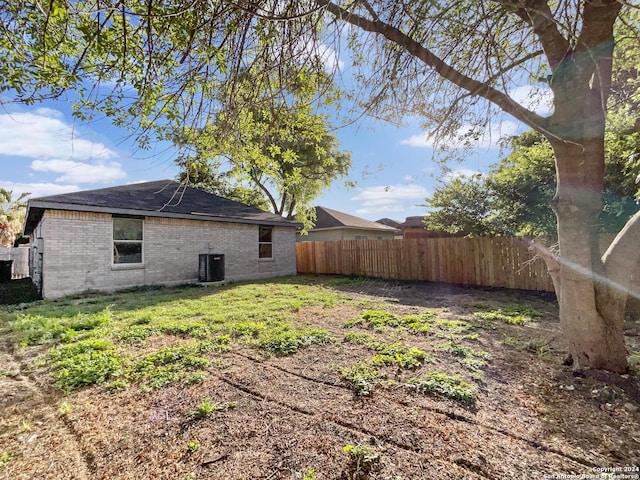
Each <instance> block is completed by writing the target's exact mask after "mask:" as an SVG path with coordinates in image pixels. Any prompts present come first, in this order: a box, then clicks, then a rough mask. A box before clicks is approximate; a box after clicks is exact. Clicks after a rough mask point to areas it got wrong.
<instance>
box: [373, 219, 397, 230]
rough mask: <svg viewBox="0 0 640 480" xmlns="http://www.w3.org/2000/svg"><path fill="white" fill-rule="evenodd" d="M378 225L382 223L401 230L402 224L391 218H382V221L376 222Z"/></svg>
mask: <svg viewBox="0 0 640 480" xmlns="http://www.w3.org/2000/svg"><path fill="white" fill-rule="evenodd" d="M376 223H381V224H382V225H386V226H387V227H393V228H400V222H396V221H395V220H392V219H391V218H386V217H385V218H381V219H380V220H376Z"/></svg>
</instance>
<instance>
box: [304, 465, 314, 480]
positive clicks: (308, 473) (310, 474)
mask: <svg viewBox="0 0 640 480" xmlns="http://www.w3.org/2000/svg"><path fill="white" fill-rule="evenodd" d="M317 478H318V477H317V476H316V471H315V469H314V468H313V467H307V469H306V470H305V471H304V473H303V474H302V480H316V479H317Z"/></svg>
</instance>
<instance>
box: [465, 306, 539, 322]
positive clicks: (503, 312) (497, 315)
mask: <svg viewBox="0 0 640 480" xmlns="http://www.w3.org/2000/svg"><path fill="white" fill-rule="evenodd" d="M541 316H543V315H542V313H540V312H539V311H537V310H534V309H532V308H530V307H527V306H525V305H516V304H514V305H507V306H505V307H502V308H496V309H493V310H487V311H486V312H474V314H473V317H474V318H477V319H480V320H490V321H491V320H498V321H501V322H504V323H508V324H510V325H525V324H526V323H528V322H530V321H531V320H533V319H534V318H537V317H541Z"/></svg>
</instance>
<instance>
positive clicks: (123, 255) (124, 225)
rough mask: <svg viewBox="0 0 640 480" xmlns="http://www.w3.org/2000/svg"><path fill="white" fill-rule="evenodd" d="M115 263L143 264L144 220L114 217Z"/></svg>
mask: <svg viewBox="0 0 640 480" xmlns="http://www.w3.org/2000/svg"><path fill="white" fill-rule="evenodd" d="M113 263H142V219H139V218H121V217H113Z"/></svg>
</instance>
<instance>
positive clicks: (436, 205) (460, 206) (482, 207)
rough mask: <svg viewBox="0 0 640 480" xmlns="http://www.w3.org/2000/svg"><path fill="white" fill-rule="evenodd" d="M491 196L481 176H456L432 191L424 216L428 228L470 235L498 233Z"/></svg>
mask: <svg viewBox="0 0 640 480" xmlns="http://www.w3.org/2000/svg"><path fill="white" fill-rule="evenodd" d="M492 202H493V200H492V198H491V195H490V193H489V192H488V191H487V189H486V187H485V185H484V181H483V178H482V176H481V175H473V176H471V177H464V178H460V177H456V178H454V179H452V180H451V181H449V182H447V183H443V184H442V186H441V187H439V188H437V189H436V190H435V191H434V192H433V196H432V197H431V198H428V199H427V205H428V206H429V207H431V208H433V210H432V211H430V212H429V213H427V215H426V216H425V220H424V223H425V226H426V228H427V229H428V230H433V231H443V232H447V233H450V234H452V235H465V236H470V237H478V236H490V235H495V234H496V233H498V232H497V231H496V229H495V227H494V225H493V215H492Z"/></svg>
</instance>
